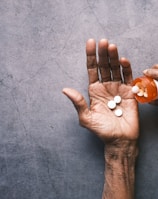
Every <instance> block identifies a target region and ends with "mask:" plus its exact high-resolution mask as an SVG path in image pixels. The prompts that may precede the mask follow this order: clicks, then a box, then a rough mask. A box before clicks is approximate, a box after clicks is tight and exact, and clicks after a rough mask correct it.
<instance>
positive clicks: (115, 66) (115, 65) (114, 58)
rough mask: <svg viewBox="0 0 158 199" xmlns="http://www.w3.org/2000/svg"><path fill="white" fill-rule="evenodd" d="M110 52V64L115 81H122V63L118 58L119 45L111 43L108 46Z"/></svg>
mask: <svg viewBox="0 0 158 199" xmlns="http://www.w3.org/2000/svg"><path fill="white" fill-rule="evenodd" d="M108 54H109V59H110V66H111V71H112V79H113V81H121V73H120V64H119V58H118V51H117V47H116V45H114V44H110V45H109V47H108Z"/></svg>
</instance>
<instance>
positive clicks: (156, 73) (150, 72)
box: [143, 68, 158, 80]
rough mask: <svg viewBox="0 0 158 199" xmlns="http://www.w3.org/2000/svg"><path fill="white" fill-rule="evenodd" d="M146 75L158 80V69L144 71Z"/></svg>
mask: <svg viewBox="0 0 158 199" xmlns="http://www.w3.org/2000/svg"><path fill="white" fill-rule="evenodd" d="M143 73H144V75H146V76H148V77H151V78H153V79H156V80H158V69H156V68H149V69H146V70H144V71H143Z"/></svg>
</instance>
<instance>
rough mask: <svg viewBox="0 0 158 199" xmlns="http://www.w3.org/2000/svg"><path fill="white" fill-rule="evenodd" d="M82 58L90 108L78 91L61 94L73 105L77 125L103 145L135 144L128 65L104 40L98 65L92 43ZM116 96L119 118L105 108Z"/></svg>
mask: <svg viewBox="0 0 158 199" xmlns="http://www.w3.org/2000/svg"><path fill="white" fill-rule="evenodd" d="M86 54H87V69H88V75H89V99H90V106H89V107H88V105H87V103H86V101H85V98H84V97H83V96H82V95H81V94H80V93H79V92H78V91H76V90H74V89H71V88H64V89H63V93H64V94H65V95H66V96H67V97H68V98H69V99H70V100H71V101H72V102H73V104H74V106H75V108H76V110H77V112H78V116H79V121H80V124H81V125H82V126H83V127H86V128H88V129H90V130H91V131H93V132H94V133H95V134H96V135H97V136H98V137H100V138H101V139H102V140H103V141H104V142H106V141H115V140H118V139H125V140H136V139H137V138H138V128H139V127H138V126H139V125H138V107H137V102H136V100H135V99H134V96H133V93H132V91H131V86H130V83H131V82H132V70H131V66H130V62H129V61H128V60H127V59H125V58H121V59H120V60H119V58H118V51H117V47H116V46H115V45H114V44H108V41H107V40H106V39H102V40H100V41H99V44H98V58H99V60H98V61H97V58H96V57H97V55H96V42H95V40H93V39H89V40H88V41H87V44H86ZM120 65H121V66H120ZM98 70H99V72H100V75H99V74H98ZM99 78H100V79H99ZM116 95H119V96H121V98H122V101H121V103H120V104H119V105H117V106H118V107H119V108H121V109H122V111H123V115H122V116H121V117H117V116H115V114H114V111H113V110H110V109H109V108H108V106H107V103H108V101H109V100H112V99H113V98H114V96H116Z"/></svg>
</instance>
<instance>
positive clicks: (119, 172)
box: [102, 140, 138, 199]
mask: <svg viewBox="0 0 158 199" xmlns="http://www.w3.org/2000/svg"><path fill="white" fill-rule="evenodd" d="M137 155H138V148H137V143H136V141H128V140H126V141H118V140H117V141H116V142H113V143H112V144H111V143H107V144H106V146H105V184H104V190H103V196H102V199H133V198H134V182H135V161H136V157H137Z"/></svg>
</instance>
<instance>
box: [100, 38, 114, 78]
mask: <svg viewBox="0 0 158 199" xmlns="http://www.w3.org/2000/svg"><path fill="white" fill-rule="evenodd" d="M98 54H99V62H98V66H99V70H100V75H101V80H102V82H107V81H110V80H111V73H110V66H109V59H108V41H107V40H106V39H102V40H100V41H99V44H98Z"/></svg>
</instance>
